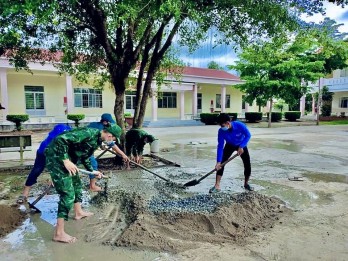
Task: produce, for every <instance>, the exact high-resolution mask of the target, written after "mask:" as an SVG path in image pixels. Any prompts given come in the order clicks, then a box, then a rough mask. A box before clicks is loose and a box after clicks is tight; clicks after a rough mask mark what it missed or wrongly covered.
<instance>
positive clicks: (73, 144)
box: [45, 124, 119, 243]
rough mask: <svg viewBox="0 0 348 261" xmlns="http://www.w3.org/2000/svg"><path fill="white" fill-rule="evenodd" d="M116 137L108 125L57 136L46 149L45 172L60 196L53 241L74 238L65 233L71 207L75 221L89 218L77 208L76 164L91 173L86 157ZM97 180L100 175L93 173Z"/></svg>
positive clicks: (79, 194) (79, 187)
mask: <svg viewBox="0 0 348 261" xmlns="http://www.w3.org/2000/svg"><path fill="white" fill-rule="evenodd" d="M118 135H119V131H118V128H117V127H116V125H114V124H113V125H110V126H108V127H106V128H105V129H104V130H101V131H100V130H98V129H92V128H87V127H85V128H77V129H73V130H71V131H69V132H66V133H63V134H61V135H59V136H57V137H56V138H55V139H54V140H53V141H52V142H51V143H50V144H49V145H48V147H47V148H46V150H45V156H46V168H47V169H48V171H49V172H50V174H51V178H52V182H53V184H54V187H55V189H56V191H57V193H58V194H59V196H60V200H59V202H58V214H57V226H56V228H55V232H54V236H53V240H54V241H57V242H64V243H74V242H75V241H76V238H75V237H72V236H70V235H68V234H67V233H65V230H64V220H68V214H69V211H70V209H71V208H72V206H74V210H75V219H77V220H78V219H81V218H84V217H88V216H91V215H93V213H90V212H85V211H83V210H82V208H81V202H82V183H81V179H80V176H79V175H78V168H77V166H76V164H77V162H80V163H81V164H83V165H84V167H85V168H86V169H87V170H88V171H93V168H92V165H91V162H90V156H91V155H92V154H93V152H94V151H95V150H96V149H97V148H98V147H99V146H100V145H101V144H102V142H103V141H106V142H111V141H113V140H115V139H116V138H119V137H118ZM94 174H95V175H96V176H97V177H98V178H100V177H101V176H102V174H101V173H100V172H99V171H94Z"/></svg>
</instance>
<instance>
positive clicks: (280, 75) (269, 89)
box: [229, 35, 323, 127]
mask: <svg viewBox="0 0 348 261" xmlns="http://www.w3.org/2000/svg"><path fill="white" fill-rule="evenodd" d="M300 43H301V44H300ZM309 45H310V42H309V41H303V38H296V39H295V40H294V41H293V42H291V41H290V39H288V37H287V36H285V35H284V36H283V37H281V38H274V39H273V40H271V41H260V42H259V43H257V44H252V45H250V46H248V47H246V48H244V49H243V51H242V53H240V54H239V61H237V62H236V65H233V66H229V68H230V69H236V70H237V71H239V72H240V76H241V78H242V79H243V80H245V81H246V82H245V83H244V84H240V85H237V86H236V87H237V88H238V89H240V90H241V91H242V92H244V93H245V94H246V96H245V100H246V101H247V102H248V103H250V104H251V103H253V101H254V100H256V101H257V103H258V104H259V105H265V104H266V103H267V101H269V102H270V111H269V113H270V115H271V114H272V104H273V100H274V99H282V100H284V101H285V102H286V103H288V104H291V103H293V101H294V100H297V99H299V98H300V97H301V96H302V95H303V94H305V93H306V92H307V88H306V87H305V86H303V85H302V83H301V79H305V80H307V81H308V80H314V79H317V77H319V76H320V75H321V73H320V70H321V68H322V66H323V63H322V62H316V61H315V62H312V61H308V59H307V57H306V55H305V53H304V52H305V51H306V50H307V49H308V46H309ZM269 119H271V116H270V117H269ZM268 127H271V120H269V122H268Z"/></svg>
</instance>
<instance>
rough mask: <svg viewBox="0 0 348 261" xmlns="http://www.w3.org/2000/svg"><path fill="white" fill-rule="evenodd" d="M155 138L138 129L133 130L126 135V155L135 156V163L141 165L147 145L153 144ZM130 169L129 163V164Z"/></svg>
mask: <svg viewBox="0 0 348 261" xmlns="http://www.w3.org/2000/svg"><path fill="white" fill-rule="evenodd" d="M154 140H155V137H154V136H152V135H150V134H148V133H147V132H146V131H144V130H142V129H138V128H132V129H130V130H129V131H127V133H126V155H127V156H128V157H129V156H131V155H132V156H133V158H134V161H135V162H136V163H138V164H141V159H142V157H141V156H142V155H143V151H144V146H145V144H146V143H152V142H153V141H154ZM127 167H128V169H129V162H127Z"/></svg>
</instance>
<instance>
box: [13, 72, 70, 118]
mask: <svg viewBox="0 0 348 261" xmlns="http://www.w3.org/2000/svg"><path fill="white" fill-rule="evenodd" d="M27 85H29V86H43V87H44V100H45V110H46V115H49V116H50V115H52V116H53V115H63V114H64V110H65V108H64V106H63V101H64V100H63V97H64V96H65V77H62V76H59V75H58V74H53V73H51V74H47V73H46V74H39V73H35V72H34V74H29V73H27V72H11V71H9V72H8V74H7V88H8V99H9V114H23V113H25V93H24V86H27Z"/></svg>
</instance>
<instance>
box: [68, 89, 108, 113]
mask: <svg viewBox="0 0 348 261" xmlns="http://www.w3.org/2000/svg"><path fill="white" fill-rule="evenodd" d="M74 102H75V107H82V108H102V107H103V98H102V91H101V90H96V89H91V88H75V89H74Z"/></svg>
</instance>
